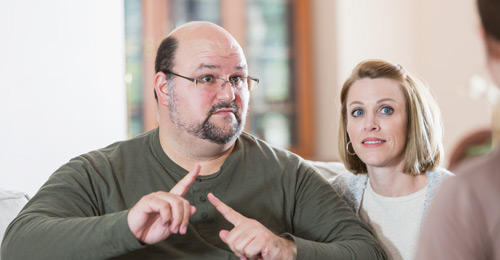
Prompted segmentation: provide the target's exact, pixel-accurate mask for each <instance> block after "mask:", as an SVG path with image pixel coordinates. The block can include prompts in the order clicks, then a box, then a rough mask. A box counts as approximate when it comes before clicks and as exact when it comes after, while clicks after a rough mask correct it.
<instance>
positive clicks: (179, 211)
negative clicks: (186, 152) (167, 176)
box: [127, 164, 201, 244]
mask: <svg viewBox="0 0 500 260" xmlns="http://www.w3.org/2000/svg"><path fill="white" fill-rule="evenodd" d="M200 169H201V166H200V165H199V164H198V165H196V166H195V168H194V169H193V171H191V172H189V173H188V174H186V176H184V178H182V180H180V181H179V182H178V183H177V184H176V185H175V186H174V187H173V188H172V189H171V190H170V192H164V191H158V192H154V193H151V194H149V195H146V196H144V197H142V198H141V199H140V200H139V201H138V202H137V203H136V204H135V205H134V206H133V207H132V208H131V209H130V211H129V212H128V216H127V221H128V226H129V228H130V231H132V234H133V235H134V237H135V238H136V239H137V240H139V241H140V242H141V243H144V244H154V243H157V242H160V241H162V240H164V239H166V238H167V237H168V236H170V234H177V233H180V234H186V231H187V226H188V223H189V218H190V217H191V216H192V215H193V214H194V212H195V211H196V208H195V207H194V206H191V204H189V202H188V201H187V200H186V199H184V198H183V197H182V196H184V194H186V192H187V191H188V190H189V187H191V185H192V184H193V182H194V181H195V180H196V177H197V176H198V174H199V173H200Z"/></svg>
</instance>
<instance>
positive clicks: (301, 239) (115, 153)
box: [2, 22, 386, 259]
mask: <svg viewBox="0 0 500 260" xmlns="http://www.w3.org/2000/svg"><path fill="white" fill-rule="evenodd" d="M257 82H258V79H256V78H253V77H251V76H249V74H248V67H247V63H246V58H245V56H244V54H243V51H242V49H241V47H240V45H239V44H238V43H237V42H236V40H235V39H234V38H233V37H232V36H231V35H230V34H229V33H228V32H227V31H225V30H224V29H223V28H221V27H219V26H217V25H215V24H212V23H208V22H190V23H187V24H185V25H183V26H181V27H179V28H177V29H175V30H174V31H173V32H171V33H170V34H169V35H168V36H167V38H166V39H165V40H164V41H163V42H162V43H161V45H160V47H159V49H158V54H157V58H156V75H155V97H156V100H157V104H158V119H159V127H158V128H157V129H154V130H152V131H149V132H147V133H144V134H142V135H140V136H137V137H135V138H132V139H130V140H127V141H123V142H117V143H115V144H112V145H110V146H108V147H106V148H103V149H100V150H97V151H93V152H90V153H88V154H84V155H81V156H78V157H76V158H74V159H72V160H71V161H70V162H68V163H67V164H65V165H63V166H62V167H61V168H59V169H58V170H57V171H56V172H55V173H54V174H53V175H52V176H51V177H50V179H49V180H48V181H47V182H46V183H45V184H44V185H43V186H42V188H41V189H40V190H39V192H38V193H37V194H36V195H35V196H34V197H33V198H32V199H31V200H30V202H29V203H28V204H27V206H26V207H25V208H24V209H23V210H22V211H21V213H20V214H19V216H18V217H17V218H16V219H15V220H14V221H13V222H12V224H11V225H10V226H9V228H8V230H7V232H6V236H5V239H4V242H3V244H2V257H4V258H5V259H108V258H112V259H238V258H240V259H385V258H386V255H385V252H384V251H383V249H382V248H381V246H380V245H379V244H378V243H377V242H376V240H375V238H374V237H373V235H372V234H371V231H370V229H369V227H368V226H367V225H366V224H364V223H363V222H361V221H360V220H359V219H358V218H357V217H356V216H355V215H354V214H353V213H352V211H351V210H350V209H349V208H348V207H347V206H346V204H345V203H344V202H343V201H342V199H341V198H340V197H339V196H338V194H337V193H336V192H335V191H334V190H333V188H332V187H331V185H330V184H329V183H328V182H327V181H326V180H324V179H323V178H322V177H321V176H320V175H319V174H318V173H317V172H316V171H315V170H314V168H312V166H310V165H309V164H307V163H305V162H304V160H303V159H301V158H300V157H299V156H297V155H295V154H292V153H290V152H288V151H285V150H282V149H277V148H273V147H271V146H270V145H268V144H267V143H265V142H264V141H262V140H259V139H257V138H256V137H254V136H252V135H250V134H247V133H243V132H242V131H243V128H244V124H245V119H246V114H247V110H248V103H249V97H250V90H251V89H252V87H254V86H255V85H256V84H257ZM188 170H191V171H190V172H188Z"/></svg>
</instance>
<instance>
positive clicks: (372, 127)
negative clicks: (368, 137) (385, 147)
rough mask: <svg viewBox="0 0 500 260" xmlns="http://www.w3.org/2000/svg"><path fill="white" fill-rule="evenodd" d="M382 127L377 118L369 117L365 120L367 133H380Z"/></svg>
mask: <svg viewBox="0 0 500 260" xmlns="http://www.w3.org/2000/svg"><path fill="white" fill-rule="evenodd" d="M378 130H380V126H379V124H378V121H377V119H376V117H375V116H367V117H366V120H365V131H369V132H372V131H378Z"/></svg>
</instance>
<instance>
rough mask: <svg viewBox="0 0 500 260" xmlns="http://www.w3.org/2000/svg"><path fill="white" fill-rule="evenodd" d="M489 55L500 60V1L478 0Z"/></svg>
mask: <svg viewBox="0 0 500 260" xmlns="http://www.w3.org/2000/svg"><path fill="white" fill-rule="evenodd" d="M477 8H478V11H479V17H480V19H481V24H482V25H483V28H484V33H485V37H486V49H487V51H488V55H490V56H491V57H493V58H496V59H500V0H477Z"/></svg>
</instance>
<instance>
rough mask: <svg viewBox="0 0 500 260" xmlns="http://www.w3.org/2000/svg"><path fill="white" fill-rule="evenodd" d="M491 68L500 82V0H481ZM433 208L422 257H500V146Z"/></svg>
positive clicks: (449, 185) (469, 166)
mask: <svg viewBox="0 0 500 260" xmlns="http://www.w3.org/2000/svg"><path fill="white" fill-rule="evenodd" d="M477 6H478V10H479V16H480V18H481V25H482V26H481V33H482V36H483V41H484V45H485V49H486V59H487V66H488V70H489V71H490V74H491V78H492V79H493V81H494V83H495V84H496V85H497V87H498V86H500V0H478V1H477ZM456 173H457V177H455V178H453V179H450V180H448V181H446V182H445V183H444V184H443V187H442V189H441V190H440V191H439V193H438V194H437V196H436V198H435V200H434V202H433V205H432V207H431V209H430V211H429V217H428V220H427V221H426V223H425V225H424V227H423V229H422V235H421V238H420V241H419V246H418V253H417V259H422V260H424V259H425V260H432V259H458V260H460V259H464V260H465V259H467V260H474V259H478V260H479V259H481V260H483V259H484V260H486V259H500V207H499V205H500V204H499V202H498V200H499V199H500V148H499V147H498V146H497V147H496V148H495V149H494V150H493V151H492V152H491V153H490V154H489V155H487V156H483V157H480V158H475V159H472V160H471V161H468V162H465V163H464V164H463V165H461V166H460V167H459V168H457V170H456Z"/></svg>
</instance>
